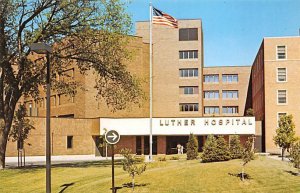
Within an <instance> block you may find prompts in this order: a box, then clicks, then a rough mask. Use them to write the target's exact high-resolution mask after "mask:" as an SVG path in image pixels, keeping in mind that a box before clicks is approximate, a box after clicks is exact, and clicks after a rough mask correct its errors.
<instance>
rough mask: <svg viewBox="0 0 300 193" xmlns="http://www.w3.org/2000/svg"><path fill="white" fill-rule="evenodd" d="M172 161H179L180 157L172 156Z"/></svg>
mask: <svg viewBox="0 0 300 193" xmlns="http://www.w3.org/2000/svg"><path fill="white" fill-rule="evenodd" d="M170 160H179V156H176V155H175V156H172V157H170Z"/></svg>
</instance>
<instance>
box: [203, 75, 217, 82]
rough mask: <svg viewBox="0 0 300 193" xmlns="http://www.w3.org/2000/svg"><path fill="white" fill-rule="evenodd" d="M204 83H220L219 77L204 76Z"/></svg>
mask: <svg viewBox="0 0 300 193" xmlns="http://www.w3.org/2000/svg"><path fill="white" fill-rule="evenodd" d="M204 82H205V83H213V82H219V75H218V74H209V75H204Z"/></svg>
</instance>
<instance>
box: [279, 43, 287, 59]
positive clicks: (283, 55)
mask: <svg viewBox="0 0 300 193" xmlns="http://www.w3.org/2000/svg"><path fill="white" fill-rule="evenodd" d="M277 59H279V60H282V59H286V47H285V46H277Z"/></svg>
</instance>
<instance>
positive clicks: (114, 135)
mask: <svg viewBox="0 0 300 193" xmlns="http://www.w3.org/2000/svg"><path fill="white" fill-rule="evenodd" d="M117 137H118V136H117V135H116V134H115V133H112V135H110V136H107V138H112V140H113V141H115V140H116V139H117Z"/></svg>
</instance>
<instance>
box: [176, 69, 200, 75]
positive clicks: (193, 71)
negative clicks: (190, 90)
mask: <svg viewBox="0 0 300 193" xmlns="http://www.w3.org/2000/svg"><path fill="white" fill-rule="evenodd" d="M179 75H180V77H198V68H187V69H180V70H179Z"/></svg>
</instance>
